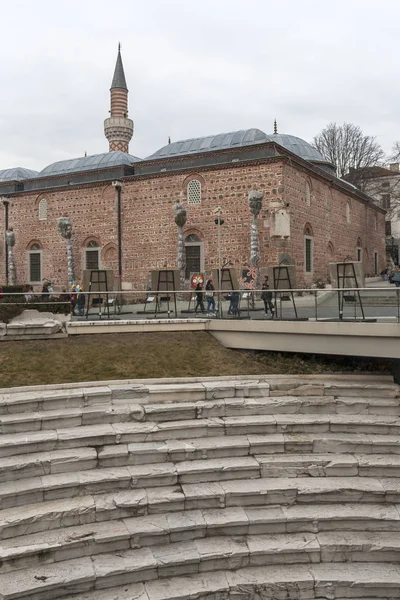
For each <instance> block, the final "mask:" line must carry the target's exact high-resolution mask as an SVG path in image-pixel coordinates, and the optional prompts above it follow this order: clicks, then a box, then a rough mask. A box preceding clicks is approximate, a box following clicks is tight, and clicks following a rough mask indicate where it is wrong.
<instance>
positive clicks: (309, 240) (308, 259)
mask: <svg viewBox="0 0 400 600" xmlns="http://www.w3.org/2000/svg"><path fill="white" fill-rule="evenodd" d="M313 246H314V243H313V230H312V227H311V225H309V224H307V225H306V226H305V227H304V270H305V272H306V273H312V272H313V262H314V247H313Z"/></svg>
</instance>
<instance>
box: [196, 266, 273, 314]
mask: <svg viewBox="0 0 400 600" xmlns="http://www.w3.org/2000/svg"><path fill="white" fill-rule="evenodd" d="M261 290H262V291H261V300H262V301H263V302H264V314H265V316H268V314H269V313H271V317H274V316H275V305H274V303H273V301H272V298H273V295H272V292H271V290H270V289H269V284H268V277H267V276H266V277H265V279H264V282H263V284H262V287H261ZM195 295H196V305H195V307H194V312H195V313H197V312H198V311H200V312H201V313H203V314H205V313H206V312H207V314H209V315H215V314H216V311H215V286H214V282H213V280H212V279H208V280H207V283H206V288H205V298H206V301H207V310H206V309H205V308H204V288H203V286H202V284H201V283H200V282H199V283H198V284H197V285H196V289H195ZM228 298H229V300H230V304H229V309H228V315H233V316H234V315H239V301H240V293H239V292H237V291H232V292H230V293H229V294H228Z"/></svg>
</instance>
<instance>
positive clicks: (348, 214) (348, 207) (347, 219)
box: [346, 200, 351, 224]
mask: <svg viewBox="0 0 400 600" xmlns="http://www.w3.org/2000/svg"><path fill="white" fill-rule="evenodd" d="M346 223H348V224H350V223H351V206H350V201H349V200H347V204H346Z"/></svg>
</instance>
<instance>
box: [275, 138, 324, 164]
mask: <svg viewBox="0 0 400 600" xmlns="http://www.w3.org/2000/svg"><path fill="white" fill-rule="evenodd" d="M268 137H269V138H271V140H272V141H273V142H276V143H277V144H279V145H280V146H283V147H284V148H286V150H289V152H293V154H297V156H300V158H304V160H309V161H310V162H324V163H326V162H328V161H327V160H325V158H324V157H323V156H322V154H321V153H320V152H319V151H318V150H317V149H316V148H313V147H312V146H311V144H309V143H308V142H306V141H305V140H302V139H301V138H299V137H296V136H295V135H287V134H285V133H282V134H280V133H274V134H272V135H269V136H268Z"/></svg>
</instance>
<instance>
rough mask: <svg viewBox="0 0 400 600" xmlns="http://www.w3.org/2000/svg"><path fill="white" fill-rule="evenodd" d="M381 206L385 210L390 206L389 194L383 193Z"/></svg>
mask: <svg viewBox="0 0 400 600" xmlns="http://www.w3.org/2000/svg"><path fill="white" fill-rule="evenodd" d="M382 206H383V208H385V209H386V210H388V209H389V208H390V194H383V196H382Z"/></svg>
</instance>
